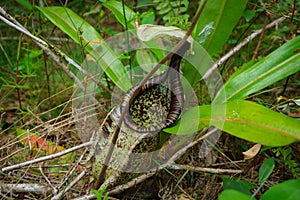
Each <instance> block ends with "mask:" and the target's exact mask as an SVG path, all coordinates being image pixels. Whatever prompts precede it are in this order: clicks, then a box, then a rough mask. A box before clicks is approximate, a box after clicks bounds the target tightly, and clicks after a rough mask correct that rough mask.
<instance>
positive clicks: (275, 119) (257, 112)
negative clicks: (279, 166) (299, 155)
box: [164, 100, 300, 146]
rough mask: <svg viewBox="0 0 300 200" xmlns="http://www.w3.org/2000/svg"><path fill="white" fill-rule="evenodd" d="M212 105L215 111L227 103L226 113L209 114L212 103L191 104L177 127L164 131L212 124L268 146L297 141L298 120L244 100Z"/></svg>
mask: <svg viewBox="0 0 300 200" xmlns="http://www.w3.org/2000/svg"><path fill="white" fill-rule="evenodd" d="M214 106H215V108H214V110H216V111H217V110H218V107H220V109H223V108H224V106H226V112H224V114H221V113H217V114H215V113H212V112H211V110H212V105H205V106H198V107H194V108H192V109H190V110H189V111H188V112H187V113H186V114H185V115H183V116H182V119H181V120H180V122H179V123H178V124H177V125H176V126H174V127H171V128H168V129H164V130H165V131H166V132H169V133H173V134H192V133H194V132H195V130H196V129H197V130H200V129H202V128H203V127H205V126H209V125H214V126H216V127H218V128H220V129H221V130H223V131H225V132H227V133H230V134H231V135H234V136H236V137H239V138H242V139H245V140H248V141H252V142H256V143H260V144H264V145H268V146H283V145H287V144H290V143H293V142H296V141H300V122H299V121H298V120H296V119H293V118H290V117H288V116H286V115H283V114H280V113H277V112H275V111H272V110H270V109H268V108H265V107H263V106H261V105H258V104H256V103H253V102H250V101H245V100H237V101H229V102H227V103H226V104H224V105H214Z"/></svg>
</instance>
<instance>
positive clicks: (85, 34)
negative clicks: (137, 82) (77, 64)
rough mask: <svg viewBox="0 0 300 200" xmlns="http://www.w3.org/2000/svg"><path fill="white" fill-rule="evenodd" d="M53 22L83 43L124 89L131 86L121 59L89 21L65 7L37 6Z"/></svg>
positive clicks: (75, 39)
mask: <svg viewBox="0 0 300 200" xmlns="http://www.w3.org/2000/svg"><path fill="white" fill-rule="evenodd" d="M37 8H38V9H39V10H40V11H41V12H42V13H43V14H44V15H45V16H46V17H47V18H48V19H49V20H50V21H51V22H52V23H53V24H55V25H56V26H57V27H58V28H60V29H61V30H62V31H63V32H65V33H66V34H67V35H69V36H70V37H71V38H72V39H73V40H74V41H75V42H77V43H78V44H81V45H82V46H83V48H85V50H87V51H88V52H89V53H90V54H91V55H92V56H93V57H94V58H95V59H96V61H97V62H98V63H99V65H100V66H101V68H102V69H103V70H104V71H105V73H106V74H107V75H108V77H109V78H110V79H111V80H112V81H113V82H114V83H115V84H116V85H117V86H118V87H120V88H121V89H122V90H123V91H127V90H128V89H129V88H130V87H131V83H130V81H129V78H128V77H127V75H126V72H125V69H124V66H123V64H122V63H121V61H119V60H118V57H117V56H116V55H115V53H114V52H113V51H112V50H111V49H110V48H109V47H108V46H107V45H106V43H105V42H104V41H103V39H102V37H101V36H100V34H99V33H98V32H97V31H96V30H95V29H94V27H92V26H91V25H90V24H89V23H88V22H86V21H85V20H83V19H82V18H81V17H80V16H78V15H77V14H76V13H74V12H73V11H72V10H70V9H68V8H65V7H44V8H42V7H37Z"/></svg>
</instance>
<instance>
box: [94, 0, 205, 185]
mask: <svg viewBox="0 0 300 200" xmlns="http://www.w3.org/2000/svg"><path fill="white" fill-rule="evenodd" d="M205 4H206V0H204V1H203V2H202V5H201V6H200V9H199V10H198V11H197V13H196V15H195V17H194V19H193V22H192V24H191V26H190V28H189V29H188V31H187V32H186V34H185V36H184V37H183V38H182V39H181V40H180V42H179V43H178V44H177V45H176V46H175V47H174V48H173V50H172V51H171V52H169V53H168V54H167V55H166V56H165V57H164V58H163V59H161V60H160V61H159V62H158V63H157V65H156V66H155V67H154V68H153V69H152V70H151V71H150V72H149V73H148V74H147V75H146V76H145V77H144V78H143V80H142V81H141V82H140V83H139V84H138V86H137V90H138V91H140V90H141V87H142V85H144V84H145V83H146V82H147V80H149V79H150V77H151V76H152V75H153V74H154V73H155V72H156V71H157V70H158V69H159V68H160V66H161V65H162V64H164V63H165V62H166V61H167V60H169V59H170V58H171V56H172V55H173V54H174V53H176V52H177V51H178V50H179V49H180V48H181V47H182V46H183V45H184V43H185V42H186V41H187V39H188V37H189V36H190V35H191V33H192V31H193V30H194V27H195V25H196V23H197V21H198V19H199V16H200V14H201V13H202V10H203V9H204V6H205ZM122 106H124V107H123V108H124V109H122V112H121V116H120V119H119V121H118V125H117V126H116V128H115V130H114V133H113V138H112V142H111V144H110V147H109V150H108V152H107V155H106V157H105V160H104V163H103V167H102V169H101V172H100V175H99V178H98V179H97V181H96V183H95V189H98V188H99V187H100V186H101V184H102V183H103V182H104V177H105V173H106V170H107V168H108V163H109V161H110V158H111V156H112V153H113V150H114V147H115V144H116V142H117V139H118V136H119V133H120V128H121V126H122V123H123V119H124V116H125V112H126V110H128V108H129V101H127V102H124V103H123V105H122Z"/></svg>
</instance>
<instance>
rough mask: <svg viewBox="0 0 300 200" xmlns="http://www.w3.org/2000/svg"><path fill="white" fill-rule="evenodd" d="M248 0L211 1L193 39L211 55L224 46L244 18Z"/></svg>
mask: <svg viewBox="0 0 300 200" xmlns="http://www.w3.org/2000/svg"><path fill="white" fill-rule="evenodd" d="M246 4H247V0H240V1H238V2H237V1H235V0H209V1H207V3H206V5H205V7H204V10H203V12H202V13H201V16H200V18H199V20H198V22H197V24H196V27H195V29H194V31H193V34H192V35H193V37H194V38H195V39H196V41H198V42H200V43H201V44H202V45H203V47H204V48H205V49H206V50H207V51H208V53H209V54H210V55H214V54H215V53H216V52H217V51H218V50H220V48H221V47H222V46H223V45H224V43H225V42H226V40H227V39H228V37H229V35H230V34H231V32H232V29H233V28H234V26H235V25H236V23H237V22H238V20H239V18H240V17H241V16H242V13H243V10H244V8H245V6H246Z"/></svg>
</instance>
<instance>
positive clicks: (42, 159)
mask: <svg viewBox="0 0 300 200" xmlns="http://www.w3.org/2000/svg"><path fill="white" fill-rule="evenodd" d="M92 144H93V141H89V142H85V143H82V144H80V145H77V146H75V147H72V148H70V149H67V150H64V151H61V152H58V153H55V154H51V155H48V156H44V157H40V158H37V159H34V160H29V161H26V162H22V163H19V164H16V165H11V166H8V167H4V168H2V169H1V172H5V171H11V170H14V169H18V168H21V167H24V166H27V165H31V164H34V163H38V162H43V161H46V160H52V159H53V158H57V157H61V156H63V155H66V154H68V153H71V152H73V151H76V150H78V149H81V148H83V147H88V146H91V145H92Z"/></svg>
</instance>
